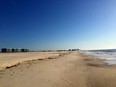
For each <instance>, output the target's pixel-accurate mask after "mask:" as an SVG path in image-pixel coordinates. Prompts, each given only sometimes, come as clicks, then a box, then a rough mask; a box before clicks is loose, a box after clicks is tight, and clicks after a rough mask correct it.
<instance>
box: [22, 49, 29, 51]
mask: <svg viewBox="0 0 116 87" xmlns="http://www.w3.org/2000/svg"><path fill="white" fill-rule="evenodd" d="M21 52H29V49H21Z"/></svg>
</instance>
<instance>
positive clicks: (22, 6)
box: [0, 0, 116, 50]
mask: <svg viewBox="0 0 116 87" xmlns="http://www.w3.org/2000/svg"><path fill="white" fill-rule="evenodd" d="M3 47H8V48H30V49H39V50H42V49H69V48H80V49H103V48H116V0H0V48H3Z"/></svg>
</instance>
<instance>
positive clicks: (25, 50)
mask: <svg viewBox="0 0 116 87" xmlns="http://www.w3.org/2000/svg"><path fill="white" fill-rule="evenodd" d="M1 52H2V53H14V52H29V49H14V48H12V49H9V48H2V49H1Z"/></svg>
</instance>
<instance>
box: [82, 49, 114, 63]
mask: <svg viewBox="0 0 116 87" xmlns="http://www.w3.org/2000/svg"><path fill="white" fill-rule="evenodd" d="M83 52H84V53H87V54H91V55H94V56H95V57H96V58H100V59H105V62H106V63H108V65H112V64H116V49H106V50H86V51H83Z"/></svg>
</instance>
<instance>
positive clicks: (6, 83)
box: [0, 52, 116, 87]
mask: <svg viewBox="0 0 116 87" xmlns="http://www.w3.org/2000/svg"><path fill="white" fill-rule="evenodd" d="M35 55H36V54H35ZM115 81H116V66H115V65H113V66H108V65H107V64H106V63H104V62H103V60H100V59H96V58H95V57H94V56H91V55H84V54H79V53H77V52H73V53H70V54H68V55H64V56H61V57H59V58H55V59H54V58H53V59H52V58H49V59H45V60H37V61H30V62H26V63H22V64H20V65H18V66H16V67H12V68H7V69H4V70H2V71H1V72H0V87H116V82H115Z"/></svg>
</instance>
